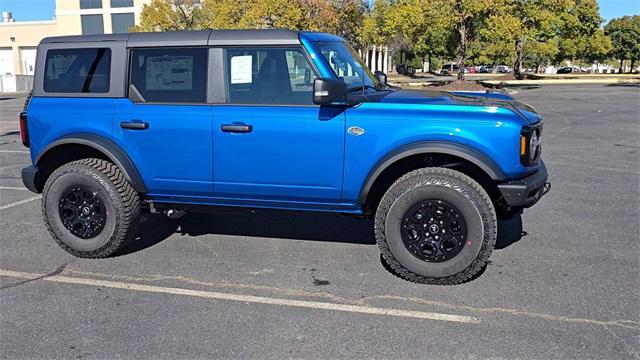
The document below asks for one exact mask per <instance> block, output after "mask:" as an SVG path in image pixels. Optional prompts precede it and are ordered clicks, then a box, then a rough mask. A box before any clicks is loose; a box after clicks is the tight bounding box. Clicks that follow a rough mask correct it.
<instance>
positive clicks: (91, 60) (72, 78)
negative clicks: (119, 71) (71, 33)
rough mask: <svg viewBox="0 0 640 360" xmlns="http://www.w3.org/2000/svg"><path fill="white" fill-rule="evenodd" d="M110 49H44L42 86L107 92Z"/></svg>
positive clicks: (53, 89)
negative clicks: (45, 54)
mask: <svg viewBox="0 0 640 360" xmlns="http://www.w3.org/2000/svg"><path fill="white" fill-rule="evenodd" d="M110 67H111V50H110V49H106V48H104V49H103V48H95V49H58V50H49V51H47V56H46V60H45V76H44V84H43V88H44V91H45V92H48V93H106V92H109V80H110V73H111V69H110Z"/></svg>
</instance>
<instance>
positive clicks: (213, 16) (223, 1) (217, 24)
mask: <svg viewBox="0 0 640 360" xmlns="http://www.w3.org/2000/svg"><path fill="white" fill-rule="evenodd" d="M250 1H251V0H208V1H204V2H203V3H202V22H203V24H202V25H203V28H207V29H240V28H242V23H243V18H244V17H245V14H246V12H247V9H248V8H249V6H250V4H251V2H250Z"/></svg>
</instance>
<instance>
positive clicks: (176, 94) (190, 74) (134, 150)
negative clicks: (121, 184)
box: [113, 47, 213, 196]
mask: <svg viewBox="0 0 640 360" xmlns="http://www.w3.org/2000/svg"><path fill="white" fill-rule="evenodd" d="M207 58H208V49H207V48H204V47H201V48H200V47H193V48H184V47H181V48H170V47H167V48H135V49H132V50H131V51H130V61H129V63H130V64H129V67H130V69H129V98H125V99H118V100H117V102H116V109H115V114H114V122H113V127H114V129H113V135H114V137H115V139H116V140H117V141H118V142H119V144H120V145H121V146H122V147H123V149H124V150H125V151H126V153H127V154H128V155H129V156H130V157H131V159H132V160H133V162H134V163H135V165H136V166H137V168H138V170H139V172H140V174H141V176H142V178H143V180H144V182H145V184H146V186H147V188H148V189H149V194H150V195H165V196H166V195H170V196H180V195H182V196H211V194H212V193H213V175H212V171H213V159H212V149H213V145H212V144H213V137H212V136H213V134H212V120H211V117H212V112H211V105H210V104H207V90H206V89H207V86H206V84H207Z"/></svg>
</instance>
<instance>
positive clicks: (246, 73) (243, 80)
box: [231, 55, 253, 84]
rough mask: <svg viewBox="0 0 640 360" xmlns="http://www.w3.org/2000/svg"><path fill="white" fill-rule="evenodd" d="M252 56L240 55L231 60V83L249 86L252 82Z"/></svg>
mask: <svg viewBox="0 0 640 360" xmlns="http://www.w3.org/2000/svg"><path fill="white" fill-rule="evenodd" d="M252 66H253V56H251V55H242V56H234V57H232V58H231V83H232V84H250V83H252V82H253V77H252V74H253V68H252Z"/></svg>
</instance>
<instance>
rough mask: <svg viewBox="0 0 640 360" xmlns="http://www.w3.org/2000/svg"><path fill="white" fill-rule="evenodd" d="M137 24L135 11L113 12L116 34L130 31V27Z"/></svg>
mask: <svg viewBox="0 0 640 360" xmlns="http://www.w3.org/2000/svg"><path fill="white" fill-rule="evenodd" d="M134 25H135V20H134V15H133V13H125V14H112V15H111V27H112V29H113V33H114V34H118V33H126V32H129V29H130V28H132V27H133V26H134Z"/></svg>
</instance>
